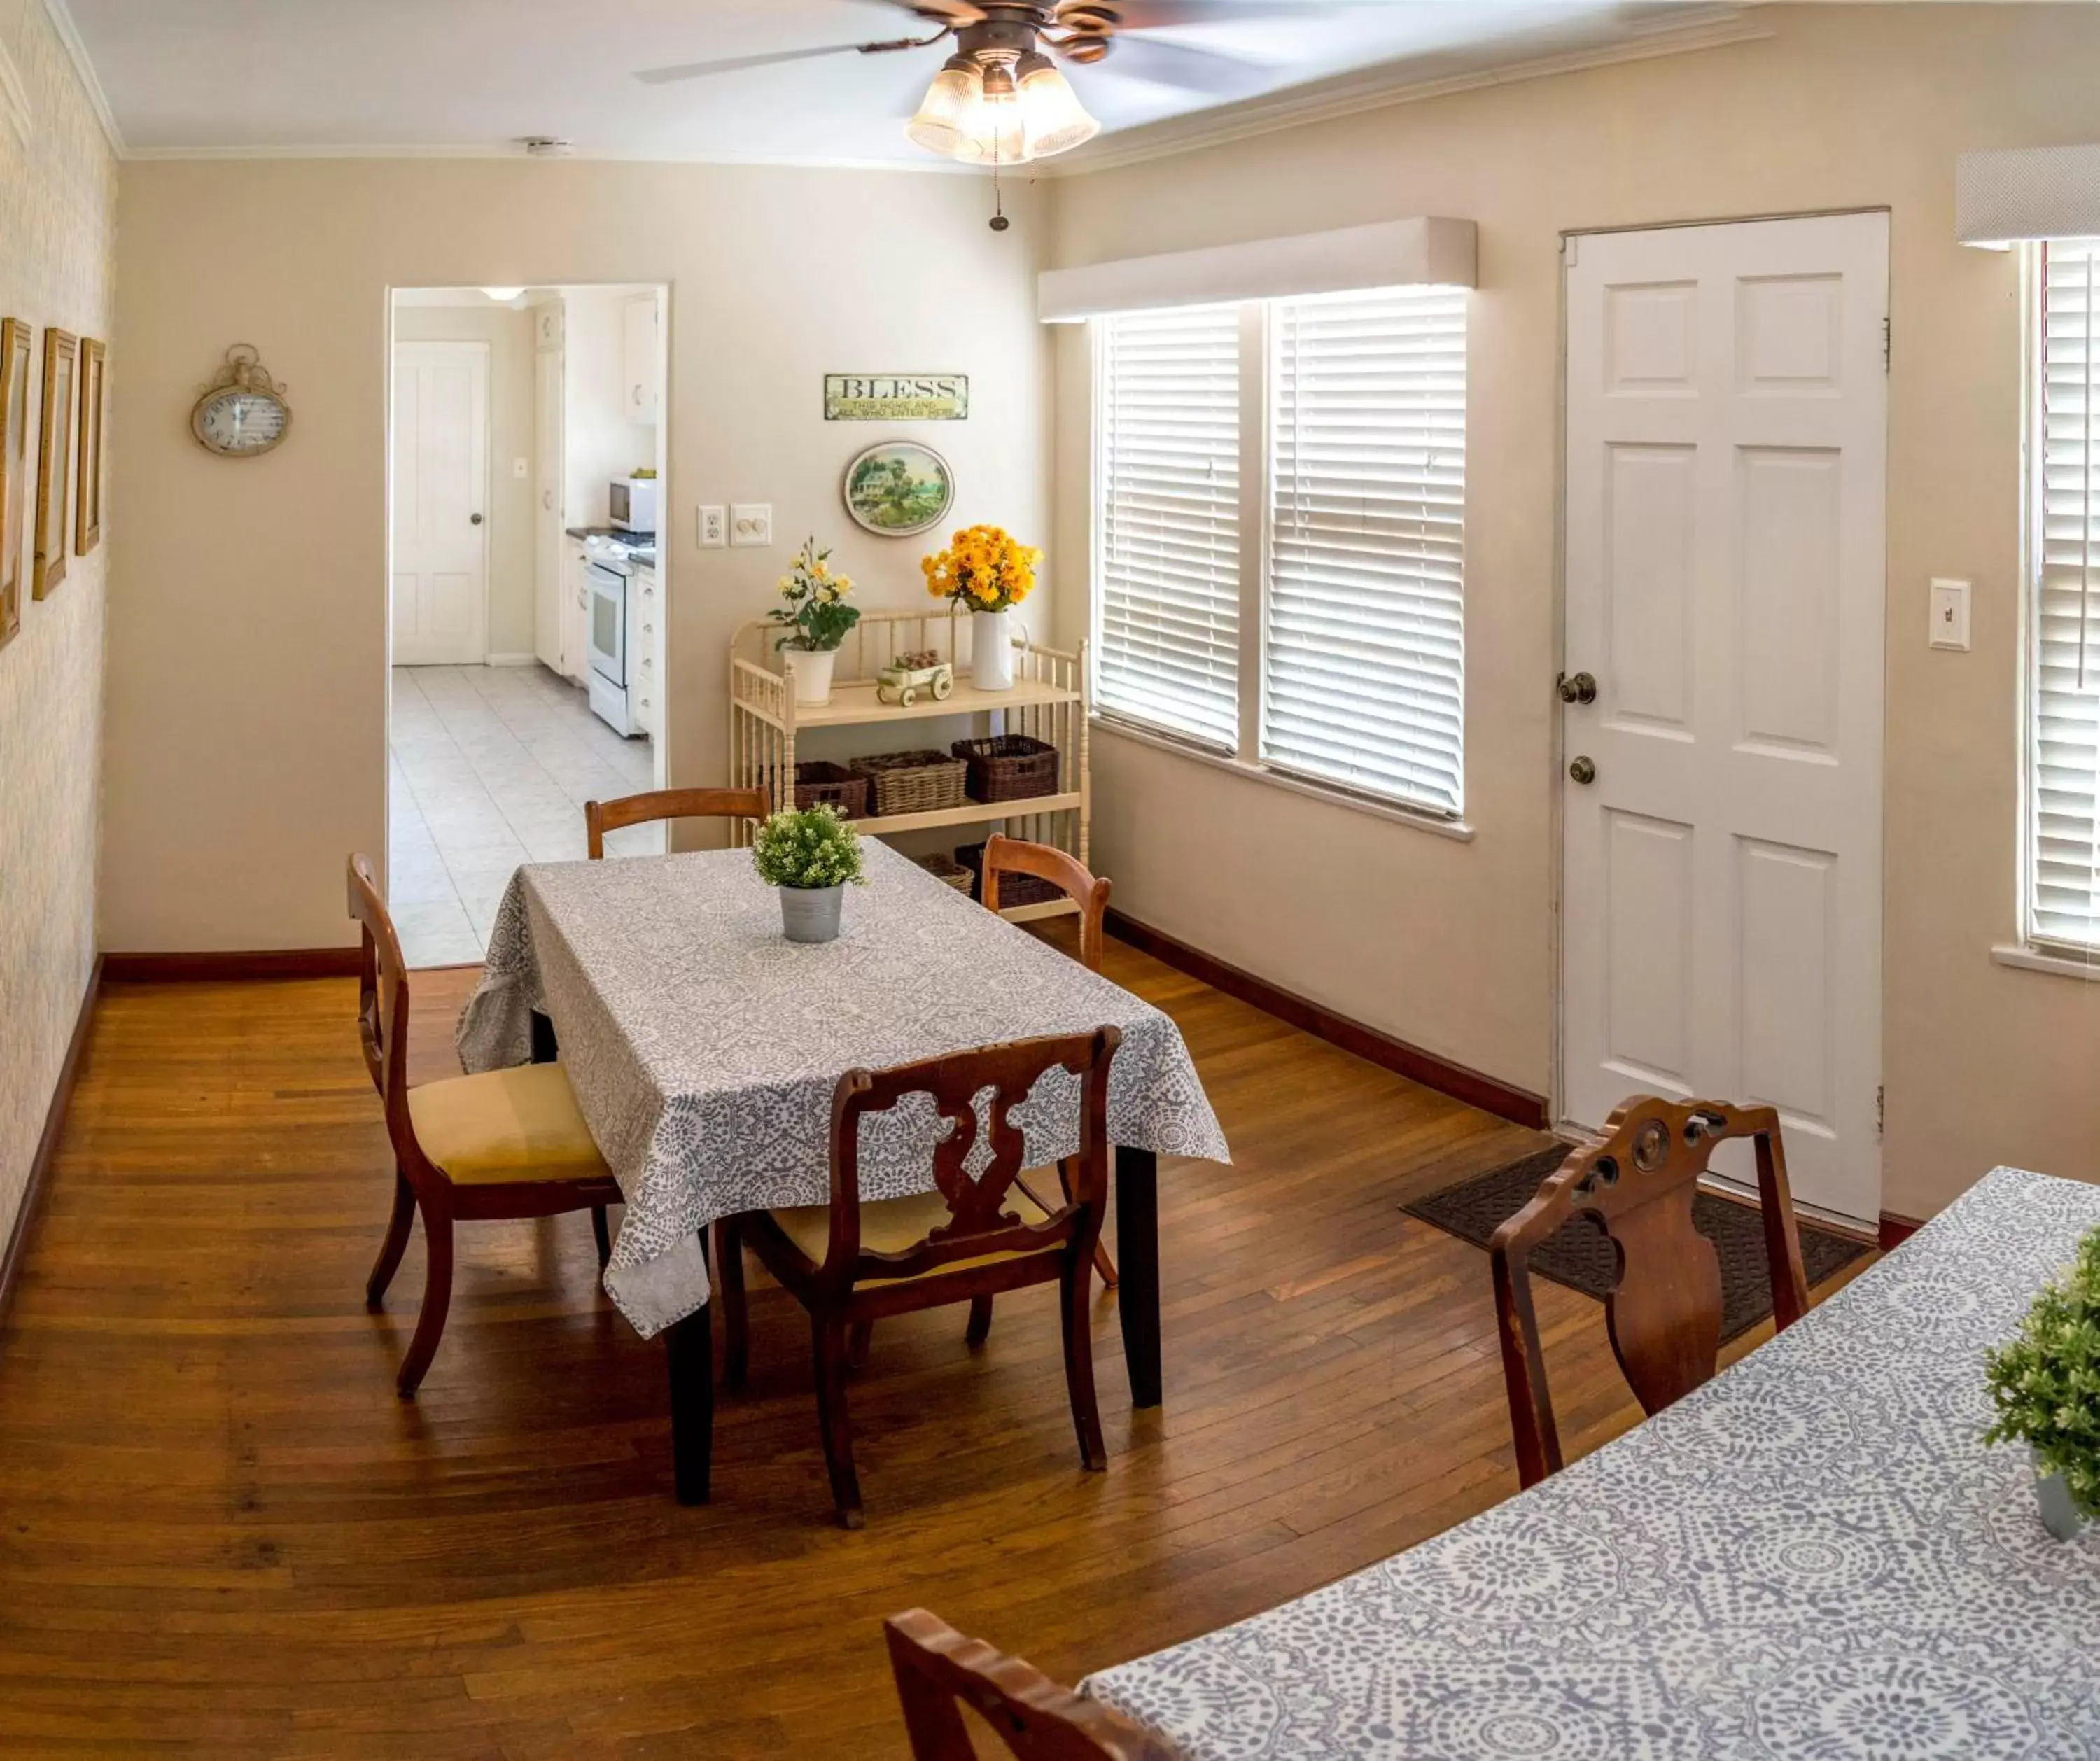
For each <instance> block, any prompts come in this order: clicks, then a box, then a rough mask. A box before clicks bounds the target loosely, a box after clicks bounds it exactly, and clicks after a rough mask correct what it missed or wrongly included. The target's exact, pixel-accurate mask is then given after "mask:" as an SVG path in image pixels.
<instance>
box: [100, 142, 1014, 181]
mask: <svg viewBox="0 0 2100 1761" xmlns="http://www.w3.org/2000/svg"><path fill="white" fill-rule="evenodd" d="M124 157H125V158H126V159H127V160H129V161H133V162H135V163H136V162H145V163H156V164H188V163H193V162H194V163H211V162H214V161H228V160H242V159H304V160H317V159H419V160H430V159H474V160H515V161H518V163H520V164H525V163H528V162H530V163H534V164H540V163H544V164H547V165H550V166H551V165H589V164H599V165H690V166H748V167H766V166H770V167H773V168H775V169H778V170H789V171H898V172H902V173H903V174H906V175H907V176H911V177H924V176H933V177H956V176H964V177H967V176H968V175H970V174H973V173H976V174H982V171H983V167H982V166H966V165H958V164H956V163H955V161H953V160H950V159H935V158H933V157H931V156H930V155H929V156H928V157H926V159H925V161H924V163H923V164H922V163H920V161H918V160H916V159H823V158H817V157H810V158H783V157H779V156H778V155H775V154H765V153H693V154H690V155H686V156H684V157H665V156H664V154H662V153H650V152H606V151H603V150H602V149H593V148H577V149H576V151H575V152H570V153H564V154H562V156H561V157H558V158H549V159H545V160H544V161H541V160H535V159H534V158H533V157H532V154H530V153H528V152H525V151H524V150H523V148H518V147H514V146H512V145H510V143H507V142H505V143H501V144H499V145H493V146H485V145H467V146H415V145H412V144H406V143H393V144H377V145H363V144H351V145H333V146H267V147H134V148H131V149H130V152H126V154H125V155H124ZM1014 169H1015V170H1016V171H1017V172H1020V171H1022V170H1024V169H1025V170H1026V173H1027V174H1028V175H1030V176H1032V175H1033V174H1035V169H1036V168H1035V166H1028V167H1026V168H1022V167H1016V168H1014ZM1024 181H1025V179H1024Z"/></svg>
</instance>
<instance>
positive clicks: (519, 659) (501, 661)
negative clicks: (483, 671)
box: [482, 654, 540, 667]
mask: <svg viewBox="0 0 2100 1761" xmlns="http://www.w3.org/2000/svg"><path fill="white" fill-rule="evenodd" d="M482 664H483V665H484V666H508V667H526V666H537V665H539V664H540V657H539V655H536V654H492V655H489V656H488V657H487V660H484V661H483V663H482Z"/></svg>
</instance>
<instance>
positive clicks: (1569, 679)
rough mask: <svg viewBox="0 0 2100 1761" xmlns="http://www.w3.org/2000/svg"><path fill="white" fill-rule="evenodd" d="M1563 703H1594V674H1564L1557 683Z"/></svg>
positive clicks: (1595, 696) (1595, 691) (1595, 682)
mask: <svg viewBox="0 0 2100 1761" xmlns="http://www.w3.org/2000/svg"><path fill="white" fill-rule="evenodd" d="M1557 682H1558V684H1559V685H1560V700H1561V702H1563V703H1595V701H1596V700H1597V677H1596V675H1595V673H1562V674H1561V675H1560V679H1559V680H1558V681H1557Z"/></svg>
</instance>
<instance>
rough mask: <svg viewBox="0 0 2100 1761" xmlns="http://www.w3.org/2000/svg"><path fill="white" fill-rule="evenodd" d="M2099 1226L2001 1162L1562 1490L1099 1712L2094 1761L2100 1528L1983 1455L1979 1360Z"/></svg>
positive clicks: (2069, 1189) (1557, 1756)
mask: <svg viewBox="0 0 2100 1761" xmlns="http://www.w3.org/2000/svg"><path fill="white" fill-rule="evenodd" d="M2095 1224H2100V1188H2095V1187H2093V1186H2088V1185H2080V1184H2078V1183H2076V1182H2073V1181H2061V1180H2051V1179H2048V1178H2046V1177H2045V1176H2041V1175H2039V1174H2027V1173H2022V1172H2018V1171H2016V1170H2014V1169H2010V1168H2001V1169H1999V1170H1997V1171H1996V1172H1994V1173H1992V1175H1990V1176H1988V1178H1986V1179H1985V1180H1983V1181H1982V1182H1980V1183H1979V1185H1977V1186H1976V1187H1975V1188H1974V1189H1973V1190H1971V1191H1970V1193H1969V1194H1966V1195H1965V1197H1964V1198H1961V1200H1960V1202H1959V1203H1957V1204H1955V1205H1954V1206H1953V1207H1951V1208H1950V1209H1949V1210H1948V1212H1946V1213H1945V1214H1944V1215H1943V1216H1941V1217H1939V1219H1938V1220H1936V1221H1935V1222H1934V1223H1932V1224H1930V1225H1928V1226H1927V1227H1926V1229H1924V1230H1923V1231H1921V1233H1920V1234H1918V1235H1917V1236H1916V1237H1914V1238H1913V1239H1912V1240H1911V1241H1909V1242H1907V1243H1905V1244H1904V1246H1903V1247H1899V1248H1898V1249H1897V1250H1896V1251H1895V1252H1894V1253H1893V1254H1891V1255H1890V1256H1889V1257H1888V1258H1887V1259H1886V1260H1884V1261H1883V1262H1882V1264H1878V1265H1877V1266H1875V1267H1873V1269H1870V1270H1869V1271H1868V1272H1866V1273H1864V1274H1863V1275H1862V1276H1861V1277H1860V1278H1858V1279H1856V1280H1855V1282H1852V1283H1851V1284H1850V1285H1848V1286H1847V1287H1845V1288H1844V1289H1843V1290H1842V1291H1838V1292H1837V1293H1836V1294H1835V1295H1833V1296H1832V1297H1831V1298H1830V1300H1829V1301H1828V1302H1826V1303H1824V1304H1823V1305H1822V1306H1821V1307H1820V1308H1818V1309H1815V1310H1814V1311H1813V1312H1811V1313H1810V1314H1809V1315H1808V1316H1807V1317H1806V1318H1805V1319H1803V1320H1802V1321H1801V1322H1799V1323H1798V1324H1797V1325H1796V1326H1793V1327H1790V1328H1789V1329H1788V1330H1787V1331H1785V1333H1782V1334H1780V1335H1779V1336H1778V1338H1777V1339H1776V1340H1773V1341H1772V1342H1771V1344H1767V1345H1765V1346H1763V1347H1762V1348H1760V1349H1758V1350H1757V1351H1755V1352H1753V1353H1751V1354H1750V1355H1749V1357H1746V1358H1745V1359H1743V1360H1742V1361H1741V1362H1740V1363H1738V1364H1736V1366H1734V1367H1733V1368H1732V1369H1730V1370H1726V1371H1724V1372H1723V1374H1722V1375H1719V1376H1718V1377H1717V1378H1716V1379H1714V1381H1712V1382H1710V1383H1709V1384H1707V1385H1706V1386H1705V1388H1701V1389H1699V1390H1698V1391H1697V1392H1695V1393H1693V1394H1692V1395H1690V1396H1688V1397H1687V1398H1685V1399H1684V1400H1683V1401H1679V1403H1678V1404H1677V1405H1676V1406H1673V1407H1671V1408H1670V1409H1669V1410H1667V1411H1665V1412H1663V1413H1661V1414H1660V1415H1657V1417H1656V1418H1654V1419H1651V1420H1649V1421H1648V1423H1645V1424H1643V1425H1641V1426H1639V1427H1638V1428H1635V1430H1633V1431H1631V1432H1628V1433H1627V1434H1626V1436H1625V1437H1621V1438H1619V1439H1618V1440H1617V1441H1615V1442H1612V1443H1611V1444H1608V1445H1606V1446H1605V1447H1604V1448H1603V1449H1601V1450H1598V1451H1597V1452H1596V1453H1595V1454H1592V1455H1590V1456H1588V1457H1586V1459H1583V1460H1581V1461H1578V1462H1577V1463H1574V1464H1573V1466H1571V1467H1568V1468H1566V1469H1564V1470H1563V1471H1562V1472H1560V1473H1558V1474H1555V1475H1554V1476H1552V1477H1551V1479H1550V1480H1548V1481H1546V1482H1545V1484H1543V1485H1540V1486H1538V1487H1537V1488H1535V1489H1533V1490H1532V1491H1529V1492H1527V1493H1524V1494H1521V1495H1520V1496H1519V1497H1516V1498H1511V1499H1510V1500H1509V1501H1508V1502H1507V1503H1503V1504H1500V1505H1498V1506H1497V1507H1495V1508H1494V1509H1493V1510H1491V1511H1489V1512H1486V1513H1485V1515H1482V1516H1477V1517H1476V1518H1474V1519H1473V1520H1472V1521H1471V1522H1469V1523H1466V1524H1463V1525H1461V1526H1460V1527H1458V1528H1456V1529H1452V1530H1450V1531H1449V1532H1448V1533H1447V1534H1442V1535H1440V1536H1438V1537H1437V1538H1436V1539H1435V1540H1432V1541H1428V1542H1425V1543H1423V1545H1421V1546H1420V1547H1414V1548H1413V1549H1411V1550H1410V1551H1408V1552H1405V1553H1402V1554H1400V1555H1398V1556H1396V1557H1395V1558H1393V1559H1391V1560H1387V1561H1386V1562H1385V1563H1384V1564H1383V1565H1376V1566H1374V1567H1372V1568H1371V1569H1370V1570H1368V1571H1365V1572H1361V1573H1357V1575H1356V1576H1355V1577H1353V1578H1344V1579H1343V1580H1342V1581H1341V1582H1338V1583H1335V1584H1332V1585H1330V1586H1329V1587H1327V1588H1326V1589H1325V1590H1321V1591H1316V1592H1315V1593H1314V1594H1312V1595H1308V1596H1306V1597H1304V1598H1303V1599H1301V1600H1299V1601H1296V1602H1292V1603H1289V1604H1286V1605H1285V1606H1283V1607H1282V1608H1279V1609H1274V1610H1273V1611H1271V1612H1270V1613H1267V1614H1263V1615H1259V1616H1257V1617H1256V1618H1254V1619H1252V1620H1249V1621H1244V1622H1241V1623H1240V1624H1239V1625H1238V1626H1229V1627H1227V1628H1225V1629H1224V1630H1223V1631H1220V1632H1216V1633H1213V1634H1211V1635H1209V1636H1208V1637H1206V1638H1202V1639H1198V1640H1193V1641H1192V1642H1191V1643H1189V1644H1184V1645H1180V1646H1177V1647H1176V1648H1174V1649H1172V1650H1169V1651H1162V1652H1160V1653H1157V1654H1156V1655H1154V1656H1152V1657H1145V1658H1142V1659H1140V1661H1138V1662H1134V1663H1128V1664H1125V1665H1123V1666H1121V1667H1119V1668H1116V1669H1110V1670H1106V1671H1103V1672H1101V1674H1100V1675H1095V1676H1094V1677H1092V1679H1090V1680H1088V1681H1087V1683H1086V1684H1085V1688H1086V1691H1087V1693H1091V1694H1092V1695H1093V1696H1094V1697H1096V1698H1098V1699H1101V1700H1104V1701H1108V1702H1110V1704H1112V1705H1114V1706H1118V1707H1120V1708H1121V1709H1122V1710H1124V1711H1125V1712H1127V1713H1129V1714H1131V1715H1133V1716H1135V1717H1136V1718H1139V1719H1142V1720H1144V1721H1145V1723H1149V1724H1151V1725H1153V1726H1154V1727H1156V1728H1158V1729H1159V1730H1161V1731H1163V1732H1166V1733H1167V1735H1169V1736H1170V1737H1173V1738H1174V1739H1176V1741H1177V1742H1178V1744H1179V1745H1180V1747H1181V1749H1182V1750H1183V1752H1184V1753H1185V1754H1186V1755H1187V1756H1188V1757H1189V1761H1251V1758H1253V1757H1257V1756H1260V1757H1264V1758H1266V1757H1275V1758H1279V1761H1280V1758H1282V1757H1286V1756H1287V1757H1290V1758H1291V1761H1308V1758H1313V1757H1337V1756H1350V1757H1365V1756H1378V1757H1381V1758H1388V1761H1398V1758H1400V1757H1410V1758H1418V1761H1475V1758H1486V1757H1494V1758H1497V1761H1515V1758H1518V1757H1522V1758H1524V1761H1625V1758H1652V1761H1665V1758H1668V1761H1694V1758H1698V1761H1709V1758H1711V1761H1718V1758H1722V1757H1729V1758H1737V1757H1768V1758H1776V1757H1785V1758H1787V1761H1850V1758H1860V1761H1865V1758H1868V1757H1877V1758H1886V1761H1899V1758H1900V1761H1923V1758H1925V1757H1927V1756H1933V1757H1945V1758H1948V1761H1957V1758H1958V1761H2011V1758H2013V1757H2015V1756H2017V1757H2022V1758H2027V1761H2069V1758H2071V1757H2074V1756H2082V1757H2093V1756H2095V1755H2100V1528H2094V1527H2091V1526H2089V1527H2088V1528H2087V1529H2085V1531H2084V1533H2083V1534H2081V1535H2080V1537H2079V1538H2076V1539H2075V1540H2072V1541H2070V1542H2060V1541H2057V1540H2054V1539H2053V1538H2051V1537H2050V1536H2049V1534H2048V1532H2047V1531H2046V1530H2045V1529H2044V1528H2043V1527H2042V1525H2041V1521H2040V1517H2039V1516H2038V1515H2037V1514H2036V1505H2035V1498H2034V1492H2033V1485H2032V1470H2031V1469H2030V1467H2029V1466H2028V1463H2027V1456H2026V1454H2025V1452H2024V1451H2023V1450H2011V1449H2003V1448H1999V1449H1985V1448H1984V1447H1983V1445H1982V1444H1981V1442H1980V1441H1979V1437H1980V1435H1981V1433H1982V1432H1983V1428H1984V1427H1985V1425H1986V1424H1987V1423H1988V1411H1989V1406H1988V1397H1987V1395H1986V1392H1985V1389H1984V1384H1983V1350H1984V1348H1985V1347H1986V1346H1988V1345H1990V1344H1994V1343H1996V1342H1997V1341H1999V1340H2003V1339H2004V1338H2005V1337H2006V1336H2007V1335H2010V1333H2011V1332H2012V1331H2014V1327H2015V1326H2016V1325H2017V1323H2018V1321H2019V1318H2020V1317H2021V1315H2022V1314H2023V1313H2024V1312H2025V1310H2026V1309H2027V1304H2028V1302H2029V1301H2030V1300H2032V1296H2033V1295H2034V1293H2035V1291H2036V1290H2037V1289H2038V1288H2040V1286H2041V1285H2042V1284H2044V1283H2045V1282H2047V1281H2048V1280H2049V1278H2052V1277H2054V1275H2055V1274H2056V1273H2057V1272H2058V1270H2060V1269H2062V1268H2063V1266H2064V1265H2065V1264H2067V1263H2068V1261H2069V1260H2070V1259H2071V1251H2072V1247H2073V1245H2074V1243H2075V1242H2076V1240H2077V1238H2078V1237H2079V1236H2080V1234H2082V1233H2084V1232H2085V1230H2086V1229H2089V1228H2091V1227H2093V1225H2095ZM1480 1275H1481V1278H1482V1279H1483V1280H1484V1281H1485V1278H1486V1276H1487V1273H1486V1269H1485V1264H1483V1267H1482V1270H1481V1274H1480Z"/></svg>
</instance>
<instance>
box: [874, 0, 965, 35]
mask: <svg viewBox="0 0 2100 1761" xmlns="http://www.w3.org/2000/svg"><path fill="white" fill-rule="evenodd" d="M881 3H882V4H884V5H885V6H893V7H902V8H903V9H904V10H905V11H907V12H915V13H917V14H918V15H919V16H920V17H921V18H922V19H926V20H930V21H931V22H932V23H933V24H945V25H946V26H947V27H948V28H949V29H951V30H955V29H960V28H961V27H962V26H963V25H965V24H982V23H983V22H984V17H985V11H984V8H983V7H981V6H978V5H977V4H976V3H975V0H881Z"/></svg>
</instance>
